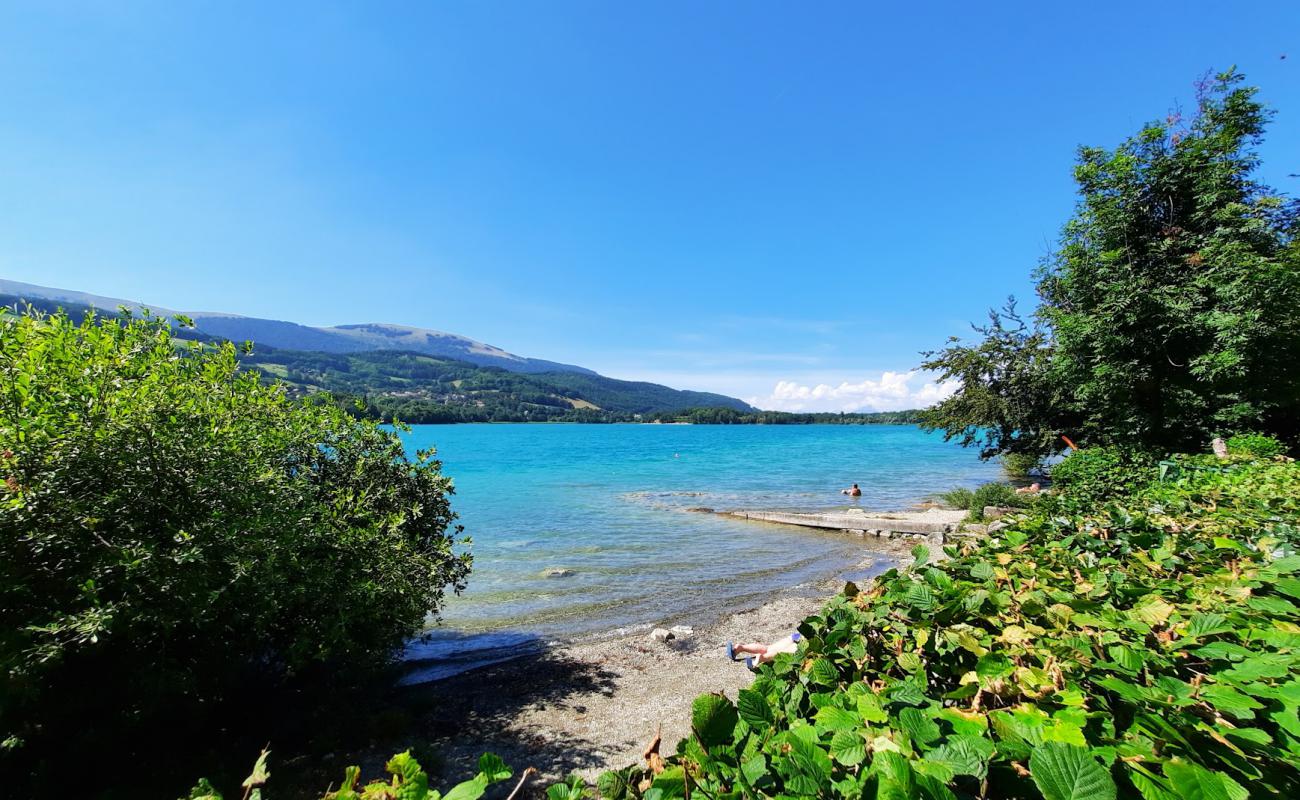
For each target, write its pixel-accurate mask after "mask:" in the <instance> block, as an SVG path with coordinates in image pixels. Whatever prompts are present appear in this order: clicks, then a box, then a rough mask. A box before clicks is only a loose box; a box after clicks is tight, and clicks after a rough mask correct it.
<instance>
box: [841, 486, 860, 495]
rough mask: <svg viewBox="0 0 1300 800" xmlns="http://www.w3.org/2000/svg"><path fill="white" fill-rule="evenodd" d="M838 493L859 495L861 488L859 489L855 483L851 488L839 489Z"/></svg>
mask: <svg viewBox="0 0 1300 800" xmlns="http://www.w3.org/2000/svg"><path fill="white" fill-rule="evenodd" d="M840 494H847V495H848V496H849V497H861V496H862V490H861V489H859V488H858V485H857V484H856V483H855V484H853V486H852V487H851V488H848V489H840Z"/></svg>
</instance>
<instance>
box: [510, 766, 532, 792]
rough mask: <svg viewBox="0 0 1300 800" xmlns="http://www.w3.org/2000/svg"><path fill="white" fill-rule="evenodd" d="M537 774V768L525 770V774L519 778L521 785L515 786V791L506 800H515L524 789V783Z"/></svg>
mask: <svg viewBox="0 0 1300 800" xmlns="http://www.w3.org/2000/svg"><path fill="white" fill-rule="evenodd" d="M536 774H537V768H536V767H529V768H528V769H526V770H524V774H522V775H520V776H519V783H516V784H515V790H514V791H513V792H511V793H510V796H509V797H507V798H506V800H515V795H517V794H519V790H520V789H522V788H524V783H525V782H526V781H527V780H528V779H529V778H531V777H533V776H534V775H536Z"/></svg>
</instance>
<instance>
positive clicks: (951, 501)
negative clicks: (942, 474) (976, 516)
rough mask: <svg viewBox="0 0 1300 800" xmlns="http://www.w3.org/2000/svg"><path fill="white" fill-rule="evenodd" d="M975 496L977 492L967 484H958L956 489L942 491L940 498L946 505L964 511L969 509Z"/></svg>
mask: <svg viewBox="0 0 1300 800" xmlns="http://www.w3.org/2000/svg"><path fill="white" fill-rule="evenodd" d="M974 496H975V493H974V492H972V491H971V490H970V489H967V488H966V487H965V486H958V487H956V488H955V489H950V490H949V491H946V492H943V493H941V494H940V495H939V499H940V500H942V501H943V504H944V505H946V506H948V507H950V508H959V509H961V510H962V511H969V510H970V506H971V499H972V498H973V497H974Z"/></svg>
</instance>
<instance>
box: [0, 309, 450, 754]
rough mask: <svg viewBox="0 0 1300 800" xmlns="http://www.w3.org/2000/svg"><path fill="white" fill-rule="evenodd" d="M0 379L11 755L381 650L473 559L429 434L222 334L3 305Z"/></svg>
mask: <svg viewBox="0 0 1300 800" xmlns="http://www.w3.org/2000/svg"><path fill="white" fill-rule="evenodd" d="M0 386H3V390H2V391H0V444H2V446H0V451H2V452H0V479H3V483H2V484H0V670H2V671H0V738H8V740H9V744H10V747H11V749H12V747H13V746H14V745H21V746H19V747H18V748H17V750H18V753H19V754H20V755H21V753H23V752H29V751H32V750H33V748H36V751H39V747H37V745H38V744H39V742H41V741H44V742H46V743H54V742H57V743H59V744H61V745H64V746H66V745H69V744H70V743H72V742H75V741H78V737H80V736H82V735H91V736H93V737H94V739H95V741H96V745H97V746H101V745H102V744H104V743H107V742H108V741H111V734H112V732H113V731H114V730H115V729H117V728H120V727H126V726H130V725H134V724H136V723H138V722H140V721H141V720H144V719H147V718H148V716H149V715H150V714H151V713H153V712H154V711H156V710H158V709H161V708H165V707H167V706H169V705H171V704H175V703H178V702H181V703H182V705H185V707H190V706H191V705H192V704H194V703H209V704H211V703H213V702H215V701H219V700H223V699H228V698H230V697H233V696H237V695H239V694H240V692H241V691H243V690H244V689H245V688H246V687H253V686H263V687H264V686H268V685H276V684H277V683H278V682H280V681H283V680H284V679H286V678H289V677H292V676H295V675H301V674H303V673H305V672H312V671H317V670H320V671H324V670H328V671H329V672H330V674H334V675H338V674H347V673H348V672H349V671H355V670H357V669H360V668H363V667H365V666H368V665H374V664H382V663H384V662H385V661H387V659H388V658H389V657H390V656H391V655H392V654H393V653H394V651H395V650H396V648H398V647H400V646H401V645H402V644H403V642H404V641H405V640H406V639H407V637H409V636H410V635H412V634H413V633H415V632H417V631H418V630H419V629H420V628H421V627H422V625H423V624H424V622H425V619H426V616H427V615H428V614H429V613H430V612H431V611H436V609H437V608H438V606H439V604H440V602H441V601H442V599H443V595H444V591H445V590H446V588H447V587H451V588H453V589H457V590H458V589H459V588H461V586H462V585H463V581H464V579H465V577H466V575H467V574H468V572H469V568H470V557H469V555H468V554H466V553H461V552H459V551H458V549H457V537H458V534H459V528H458V526H455V525H454V518H455V515H454V513H453V512H452V510H451V507H450V505H449V495H450V494H451V491H452V486H451V482H450V480H449V479H448V478H446V477H444V476H443V475H441V474H440V472H439V463H438V462H437V461H436V460H434V458H433V454H432V452H425V453H421V454H419V456H418V457H417V458H416V459H415V460H414V461H412V460H409V459H408V458H407V457H406V455H405V454H404V451H403V447H402V443H401V442H400V440H399V439H398V437H397V436H396V435H395V434H394V433H392V432H391V431H386V430H384V429H382V428H380V427H378V426H377V425H376V424H374V423H370V422H363V421H357V420H354V419H352V418H350V417H348V416H347V415H346V414H344V413H343V412H342V411H340V410H339V409H338V408H336V407H334V406H332V405H329V404H315V405H303V404H299V403H296V402H294V401H292V400H290V399H288V398H286V397H285V395H284V393H283V391H282V390H281V389H280V388H278V387H274V386H268V385H265V384H263V383H262V382H260V381H259V380H258V376H257V375H256V374H255V373H251V372H241V371H240V370H239V364H238V354H237V352H236V349H235V347H233V346H232V345H230V344H228V343H226V344H221V345H218V346H213V345H208V344H203V343H199V342H193V341H191V342H180V341H177V340H176V339H174V338H173V335H172V332H171V330H170V329H169V326H168V325H167V324H166V323H165V322H164V321H162V320H159V319H156V318H152V317H147V316H146V317H145V318H143V319H141V318H131V317H130V316H125V317H120V318H117V319H100V318H96V317H94V316H91V315H88V316H87V317H86V318H85V319H84V321H82V322H81V323H80V324H77V323H75V322H73V321H72V320H70V319H69V318H68V317H66V316H64V315H61V314H58V315H54V316H49V317H45V316H42V315H39V314H32V313H29V314H24V315H16V314H9V313H5V314H3V315H0ZM182 701H183V702H182ZM87 719H90V720H93V721H94V723H93V725H92V726H90V727H87V726H86V724H85V721H86V720H87ZM24 741H26V742H27V743H26V744H25V745H23V744H22V743H23V742H24Z"/></svg>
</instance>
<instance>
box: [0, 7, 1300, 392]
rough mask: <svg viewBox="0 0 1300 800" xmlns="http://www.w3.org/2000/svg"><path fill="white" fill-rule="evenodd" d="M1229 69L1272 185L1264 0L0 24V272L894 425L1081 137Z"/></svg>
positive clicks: (1287, 49) (1280, 64)
mask: <svg viewBox="0 0 1300 800" xmlns="http://www.w3.org/2000/svg"><path fill="white" fill-rule="evenodd" d="M1283 55H1289V56H1290V57H1289V58H1286V59H1283V58H1282V56H1283ZM1231 64H1236V65H1238V66H1239V68H1240V69H1242V70H1243V71H1244V72H1245V73H1246V74H1247V77H1248V79H1249V80H1250V81H1251V82H1252V83H1255V84H1258V85H1260V86H1261V87H1262V90H1263V92H1262V95H1263V98H1264V99H1265V100H1266V101H1267V102H1268V103H1269V104H1271V105H1272V106H1273V107H1275V108H1276V109H1277V117H1276V119H1275V121H1274V123H1273V126H1272V129H1271V133H1270V137H1269V140H1268V142H1267V143H1266V145H1265V147H1264V148H1263V151H1262V152H1263V156H1264V161H1265V166H1264V171H1263V177H1264V178H1266V179H1267V180H1269V181H1271V182H1273V183H1274V184H1275V185H1277V186H1278V187H1280V188H1282V189H1283V190H1285V191H1287V192H1288V193H1290V194H1295V193H1296V192H1297V189H1300V180H1297V179H1295V178H1289V177H1288V174H1289V173H1295V172H1300V72H1298V71H1297V70H1300V3H1296V2H1291V1H1290V0H1287V1H1286V2H1281V1H1279V2H1252V3H1242V4H1225V3H1222V2H1215V3H1208V2H1184V3H1179V4H1174V5H1171V4H1169V3H1147V2H1134V1H1133V0H1128V2H1124V3H1106V2H1093V3H1088V4H1077V3H1073V4H1056V3H1041V2H1038V3H1003V4H998V3H985V4H972V3H969V2H960V3H928V4H902V3H899V4H882V3H872V4H868V3H842V4H840V3H819V4H793V3H767V2H748V3H721V2H718V3H714V2H664V3H626V2H619V3H611V2H590V3H587V2H548V3H542V2H531V1H530V2H514V3H503V2H445V3H424V2H420V3H409V4H406V3H354V4H333V3H326V2H319V1H318V2H310V3H302V4H294V3H274V4H272V3H248V4H237V3H228V2H221V3H188V2H174V1H172V2H159V3H125V2H122V3H119V2H94V3H84V4H77V3H59V4H53V3H43V2H33V3H5V4H3V6H0V100H2V101H3V103H4V108H5V113H4V114H0V277H6V278H11V279H14V280H22V281H28V282H33V283H40V284H46V285H53V286H59V287H61V288H68V289H77V290H81V291H88V292H94V293H98V294H106V295H112V296H120V297H127V298H131V299H138V300H144V301H148V302H155V303H158V304H160V305H164V306H169V307H173V308H183V309H187V310H219V311H229V312H234V313H241V314H247V315H252V316H260V317H271V318H277V319H289V320H294V321H298V322H304V323H309V324H321V325H325V324H337V323H346V322H370V321H382V322H397V323H404V324H411V325H420V326H425V327H431V328H437V329H441V330H446V331H452V332H455V333H460V334H463V335H466V336H470V337H473V338H475V339H479V340H482V341H485V342H489V343H491V344H494V345H497V346H500V347H503V348H505V349H507V350H510V351H512V352H516V353H520V354H523V355H529V356H535V357H540V358H549V359H554V360H559V361H567V362H571V363H578V364H582V365H585V366H589V367H593V368H595V369H598V370H599V371H601V372H603V373H605V374H608V375H612V376H615V377H623V378H637V379H646V380H656V381H660V382H664V383H668V384H670V385H673V386H679V387H685V388H699V389H710V390H715V391H721V392H725V393H728V394H732V395H736V396H740V397H745V398H750V399H753V400H755V401H756V402H758V403H759V404H760V405H765V406H768V407H782V408H801V407H804V408H824V409H840V408H888V407H898V406H904V405H911V404H914V403H915V402H917V401H918V400H924V399H927V398H928V397H930V396H931V394H932V393H933V389H930V390H926V389H925V388H924V387H925V376H922V375H913V376H911V377H910V378H909V377H907V373H908V372H909V371H910V370H911V369H912V368H913V367H915V365H916V364H917V362H918V361H919V357H918V351H921V350H924V349H927V348H930V347H934V346H938V345H940V344H942V343H943V341H944V339H945V338H946V337H947V336H949V335H951V334H957V335H961V334H963V333H965V332H967V331H968V327H967V323H968V322H969V321H971V320H978V319H980V318H982V316H983V314H984V311H985V309H986V308H987V307H989V306H990V305H995V304H998V303H1000V302H1001V300H1002V299H1003V298H1004V297H1005V296H1006V295H1007V294H1008V293H1015V294H1017V295H1020V296H1022V297H1023V298H1025V299H1026V300H1029V299H1031V295H1032V291H1031V285H1030V281H1029V278H1028V275H1029V272H1030V270H1031V269H1032V268H1033V266H1034V265H1035V263H1036V262H1037V260H1038V259H1039V258H1040V257H1041V256H1042V255H1043V254H1044V253H1045V252H1047V251H1048V250H1049V249H1050V248H1051V246H1052V242H1053V239H1054V237H1055V234H1056V231H1057V230H1058V229H1059V227H1060V225H1061V223H1062V222H1064V220H1065V219H1066V218H1067V216H1068V215H1069V213H1070V210H1071V208H1072V205H1073V202H1074V198H1073V187H1072V184H1071V181H1070V167H1071V164H1072V161H1073V156H1074V150H1075V148H1076V147H1077V146H1078V145H1079V144H1081V143H1087V144H1096V145H1105V146H1110V145H1113V144H1115V143H1116V142H1118V141H1119V140H1120V139H1122V138H1123V137H1124V136H1126V135H1128V134H1129V133H1131V132H1133V131H1135V130H1136V129H1137V128H1138V127H1139V126H1140V125H1141V124H1142V123H1143V122H1144V121H1147V120H1150V119H1154V118H1157V117H1162V116H1163V115H1164V114H1165V113H1166V112H1167V111H1168V110H1169V109H1171V108H1172V107H1173V106H1174V105H1175V104H1176V103H1179V102H1181V103H1182V104H1183V105H1184V107H1190V106H1191V105H1192V91H1193V90H1192V84H1193V82H1194V81H1195V79H1196V78H1197V77H1199V76H1200V75H1201V74H1203V73H1204V72H1205V71H1206V70H1209V69H1211V68H1215V69H1221V68H1223V67H1226V66H1228V65H1231ZM778 384H780V389H779V390H778V389H777V387H778ZM818 385H823V386H824V387H825V388H824V389H822V390H817V389H816V388H815V387H817V386H818ZM927 391H929V392H930V393H931V394H927V393H926V392H927Z"/></svg>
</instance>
